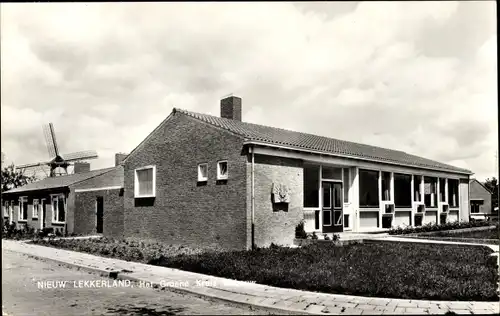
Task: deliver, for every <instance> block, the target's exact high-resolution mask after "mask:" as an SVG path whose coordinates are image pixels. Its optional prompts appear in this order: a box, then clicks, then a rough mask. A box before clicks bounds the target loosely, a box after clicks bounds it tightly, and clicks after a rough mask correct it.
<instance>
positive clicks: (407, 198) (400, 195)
mask: <svg viewBox="0 0 500 316" xmlns="http://www.w3.org/2000/svg"><path fill="white" fill-rule="evenodd" d="M394 205H395V207H408V208H409V207H411V175H407V174H399V173H395V174H394Z"/></svg>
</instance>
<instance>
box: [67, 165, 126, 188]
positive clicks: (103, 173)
mask: <svg viewBox="0 0 500 316" xmlns="http://www.w3.org/2000/svg"><path fill="white" fill-rule="evenodd" d="M119 167H120V166H115V167H112V168H109V169H108V170H103V172H100V173H97V174H95V175H93V176H91V177H88V178H85V179H81V180H79V181H75V182H73V183H70V184H68V187H70V186H73V185H75V184H78V183H81V182H84V181H87V180H90V179H93V178H96V177H99V176H102V175H105V174H106V173H110V172H111V171H115V170H117V169H118V168H119ZM96 171H97V170H96Z"/></svg>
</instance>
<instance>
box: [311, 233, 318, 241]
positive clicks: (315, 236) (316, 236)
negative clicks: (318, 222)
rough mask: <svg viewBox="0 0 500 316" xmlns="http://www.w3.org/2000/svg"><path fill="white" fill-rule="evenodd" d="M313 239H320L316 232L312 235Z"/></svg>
mask: <svg viewBox="0 0 500 316" xmlns="http://www.w3.org/2000/svg"><path fill="white" fill-rule="evenodd" d="M311 239H314V240H316V239H318V235H316V232H313V233H312V235H311Z"/></svg>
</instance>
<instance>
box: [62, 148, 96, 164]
mask: <svg viewBox="0 0 500 316" xmlns="http://www.w3.org/2000/svg"><path fill="white" fill-rule="evenodd" d="M61 156H62V157H63V158H64V160H65V161H67V162H72V161H79V160H84V159H85V160H87V159H95V158H97V157H98V156H97V152H96V151H95V150H86V151H79V152H75V153H69V154H64V155H61Z"/></svg>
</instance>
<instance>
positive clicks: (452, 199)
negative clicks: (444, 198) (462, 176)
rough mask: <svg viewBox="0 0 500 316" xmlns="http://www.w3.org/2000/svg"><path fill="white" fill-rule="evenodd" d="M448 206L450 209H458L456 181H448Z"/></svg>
mask: <svg viewBox="0 0 500 316" xmlns="http://www.w3.org/2000/svg"><path fill="white" fill-rule="evenodd" d="M448 204H449V205H450V207H455V208H456V207H458V206H459V202H458V180H455V179H448Z"/></svg>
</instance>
